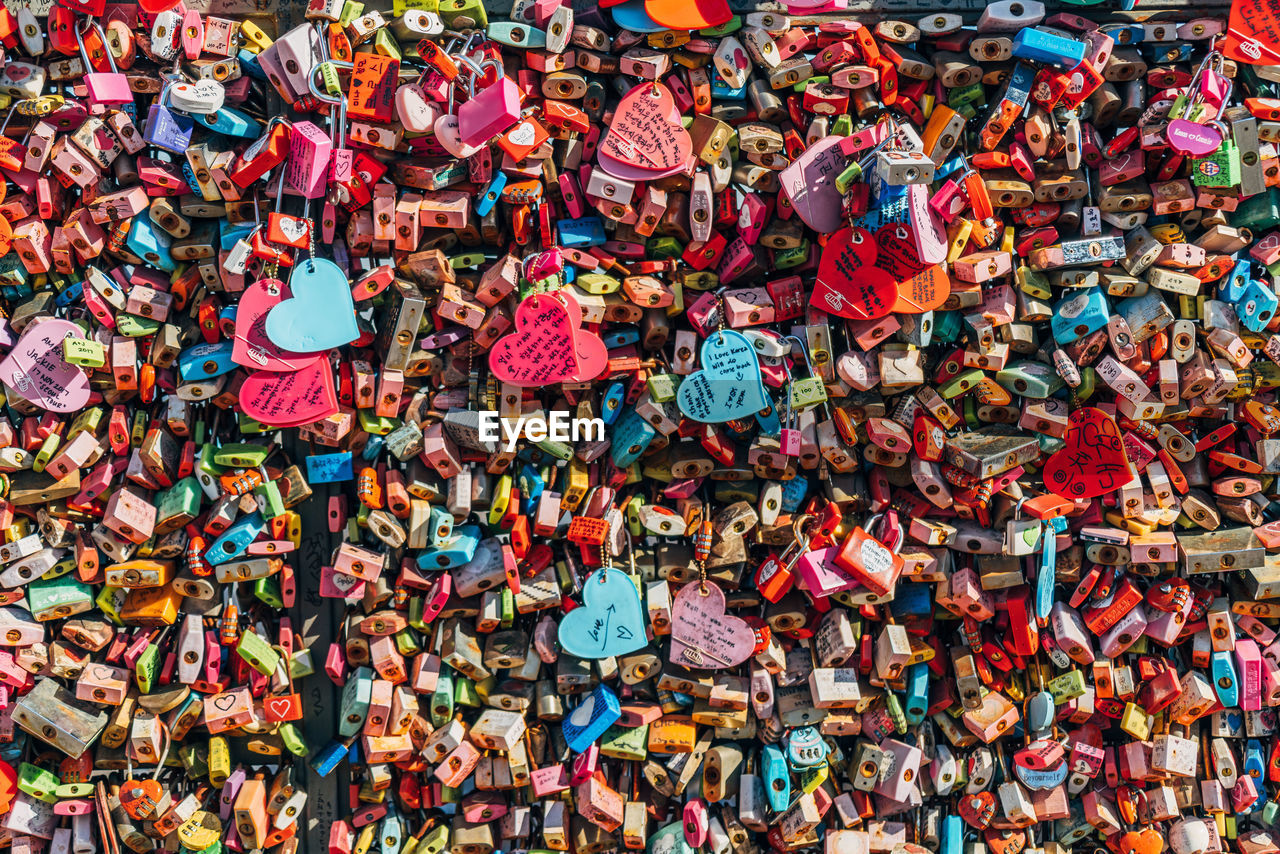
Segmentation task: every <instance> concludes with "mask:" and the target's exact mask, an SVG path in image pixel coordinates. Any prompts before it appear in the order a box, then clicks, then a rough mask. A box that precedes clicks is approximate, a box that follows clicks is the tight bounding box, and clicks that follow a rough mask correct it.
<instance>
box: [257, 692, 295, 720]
mask: <svg viewBox="0 0 1280 854" xmlns="http://www.w3.org/2000/svg"><path fill="white" fill-rule="evenodd" d="M264 706H265V708H264V711H265V712H266V714H267V715H268V716H269V717H268V720H278V721H284V720H288V717H287V716H288V715H289V714H290V713H291V712H292V711H293V699H292V698H291V697H267V699H266V700H265V702H264Z"/></svg>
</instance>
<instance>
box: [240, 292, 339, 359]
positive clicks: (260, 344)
mask: <svg viewBox="0 0 1280 854" xmlns="http://www.w3.org/2000/svg"><path fill="white" fill-rule="evenodd" d="M289 297H290V293H289V286H288V285H286V284H285V283H284V282H282V281H280V280H279V279H259V280H258V281H256V282H254V283H253V284H252V285H250V286H249V287H248V288H246V289H245V291H244V293H242V294H241V295H240V305H239V307H238V308H237V309H236V332H235V338H234V341H233V344H232V349H231V361H233V362H235V363H236V364H237V365H241V366H243V367H246V368H251V369H253V370H258V371H299V370H302V369H303V368H305V367H306V366H307V365H310V364H311V363H312V362H315V361H316V360H317V359H321V358H323V357H324V354H323V353H293V352H290V351H289V350H282V349H281V348H279V347H277V346H276V345H275V344H273V343H272V342H271V339H270V338H268V337H267V328H266V327H267V314H268V312H270V311H271V309H273V308H275V307H276V306H277V305H279V304H280V303H282V302H284V301H285V300H287V299H288V298H289Z"/></svg>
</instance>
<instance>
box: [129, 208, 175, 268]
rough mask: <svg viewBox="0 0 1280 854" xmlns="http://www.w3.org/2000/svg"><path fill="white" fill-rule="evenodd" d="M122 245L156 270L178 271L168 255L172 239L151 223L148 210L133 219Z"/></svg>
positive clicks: (171, 257)
mask: <svg viewBox="0 0 1280 854" xmlns="http://www.w3.org/2000/svg"><path fill="white" fill-rule="evenodd" d="M124 244H125V247H126V248H128V250H129V251H130V252H132V253H133V254H134V255H136V256H138V257H139V258H141V259H142V260H143V261H144V262H145V263H147V264H149V265H150V266H152V267H155V268H156V269H157V270H163V271H165V272H166V273H172V272H173V271H174V270H176V269H178V265H177V264H175V263H174V261H173V256H171V255H170V254H169V247H170V246H171V245H172V244H173V238H172V237H170V236H169V233H168V232H167V231H165V230H163V229H161V228H158V227H157V226H156V224H155V223H154V222H152V221H151V212H150V211H149V210H145V211H142V212H141V213H139V214H138V215H137V216H135V217H134V218H133V220H132V221H131V223H130V225H129V234H128V236H127V237H125V240H124Z"/></svg>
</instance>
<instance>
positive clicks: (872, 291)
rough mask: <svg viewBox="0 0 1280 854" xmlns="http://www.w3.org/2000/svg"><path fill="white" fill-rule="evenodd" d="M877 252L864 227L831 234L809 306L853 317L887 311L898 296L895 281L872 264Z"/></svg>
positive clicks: (865, 317) (864, 317)
mask: <svg viewBox="0 0 1280 854" xmlns="http://www.w3.org/2000/svg"><path fill="white" fill-rule="evenodd" d="M877 255H878V250H877V249H876V244H875V242H874V241H873V240H872V239H871V235H870V233H869V232H867V230H866V229H862V228H842V229H840V230H839V231H837V232H836V233H835V234H833V235H831V239H830V240H828V241H827V245H826V246H825V247H824V248H823V250H822V260H821V261H820V262H819V264H818V281H817V283H816V284H815V285H814V289H813V295H812V296H811V297H810V298H809V303H810V305H812V306H813V307H815V308H819V309H821V310H822V311H825V312H827V313H828V314H835V315H839V316H840V317H848V318H852V319H853V320H877V319H879V318H881V317H884V316H886V315H887V314H889V312H890V311H891V310H892V309H893V304H894V302H896V301H897V299H898V283H897V281H896V280H895V279H894V278H893V276H892V275H890V274H889V273H887V272H885V271H884V270H881V269H879V268H877V267H875V266H872V265H873V264H874V263H875V261H876V256H877Z"/></svg>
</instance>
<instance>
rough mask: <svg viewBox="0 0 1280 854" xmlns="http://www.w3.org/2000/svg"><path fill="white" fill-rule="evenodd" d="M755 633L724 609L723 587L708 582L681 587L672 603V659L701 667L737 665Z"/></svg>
mask: <svg viewBox="0 0 1280 854" xmlns="http://www.w3.org/2000/svg"><path fill="white" fill-rule="evenodd" d="M755 645H756V633H755V632H754V631H753V630H752V628H751V626H749V625H747V621H746V620H743V619H740V618H738V617H731V616H729V615H728V614H726V613H725V608H724V591H723V590H721V589H720V588H719V587H717V586H716V585H715V584H712V583H711V582H709V581H707V582H698V581H694V582H692V583H690V584H686V585H685V586H684V587H681V588H680V592H679V593H677V594H676V598H675V600H674V601H672V603H671V662H672V663H673V664H680V665H683V666H685V667H693V668H697V669H700V670H723V669H725V668H727V667H737V666H738V665H739V664H741V663H742V662H744V661H746V660H747V659H748V658H750V657H751V654H752V652H753V650H754V649H755Z"/></svg>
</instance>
